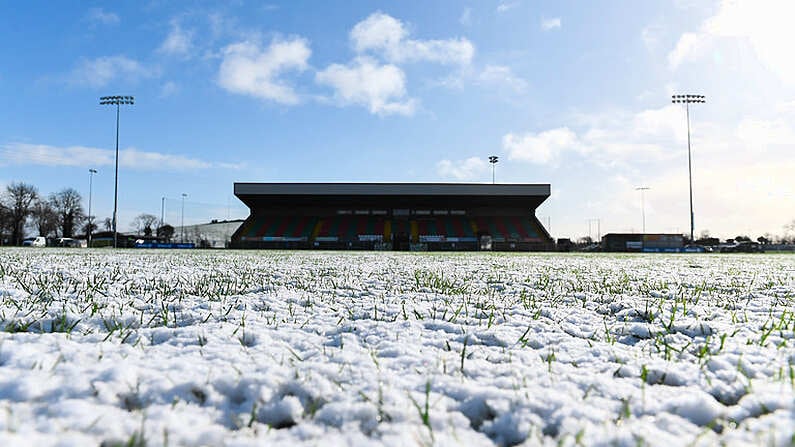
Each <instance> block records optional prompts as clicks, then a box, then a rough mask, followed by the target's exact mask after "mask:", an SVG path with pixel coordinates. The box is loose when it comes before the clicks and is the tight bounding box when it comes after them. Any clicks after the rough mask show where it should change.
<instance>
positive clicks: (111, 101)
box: [99, 96, 135, 248]
mask: <svg viewBox="0 0 795 447" xmlns="http://www.w3.org/2000/svg"><path fill="white" fill-rule="evenodd" d="M99 104H100V105H103V106H104V105H115V106H116V179H115V180H114V186H113V248H117V247H118V240H119V237H118V233H117V232H116V211H117V210H118V204H119V106H120V105H122V104H127V105H133V104H135V98H133V97H132V96H102V97H100V98H99Z"/></svg>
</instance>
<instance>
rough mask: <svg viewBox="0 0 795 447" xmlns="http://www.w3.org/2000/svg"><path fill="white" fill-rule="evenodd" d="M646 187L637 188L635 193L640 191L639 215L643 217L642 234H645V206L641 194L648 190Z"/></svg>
mask: <svg viewBox="0 0 795 447" xmlns="http://www.w3.org/2000/svg"><path fill="white" fill-rule="evenodd" d="M650 189H651V188H649V187H648V186H638V187H637V188H635V191H640V215H641V216H642V217H643V234H646V204H645V203H644V200H643V193H644V192H646V191H648V190H650Z"/></svg>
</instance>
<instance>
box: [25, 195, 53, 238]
mask: <svg viewBox="0 0 795 447" xmlns="http://www.w3.org/2000/svg"><path fill="white" fill-rule="evenodd" d="M30 215H31V217H32V218H33V226H34V228H35V229H36V231H37V233H36V234H37V235H39V236H50V235H53V234H56V232H57V230H58V213H56V212H55V209H53V207H52V205H51V204H50V202H47V201H44V200H41V199H37V200H36V202H35V203H34V204H33V208H32V209H31V211H30Z"/></svg>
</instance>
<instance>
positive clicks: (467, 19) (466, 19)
mask: <svg viewBox="0 0 795 447" xmlns="http://www.w3.org/2000/svg"><path fill="white" fill-rule="evenodd" d="M458 23H460V24H462V25H464V26H469V25H471V24H472V8H469V7H466V8H464V11H463V12H461V17H459V18H458Z"/></svg>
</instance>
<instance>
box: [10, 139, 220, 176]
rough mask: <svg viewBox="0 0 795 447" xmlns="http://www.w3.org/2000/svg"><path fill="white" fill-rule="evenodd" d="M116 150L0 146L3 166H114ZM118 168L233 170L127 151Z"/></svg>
mask: <svg viewBox="0 0 795 447" xmlns="http://www.w3.org/2000/svg"><path fill="white" fill-rule="evenodd" d="M114 152H115V151H113V150H109V149H99V148H94V147H85V146H68V147H58V146H49V145H44V144H27V143H10V144H6V145H3V146H0V164H7V165H39V166H71V167H85V166H94V167H100V166H112V165H114V164H115V153H114ZM119 166H121V167H124V168H130V169H141V170H157V171H190V170H197V169H209V168H234V167H235V165H230V164H228V163H213V162H208V161H204V160H200V159H197V158H191V157H187V156H184V155H172V154H163V153H159V152H146V151H139V150H138V149H135V148H132V147H131V148H127V149H122V150H120V151H119Z"/></svg>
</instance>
